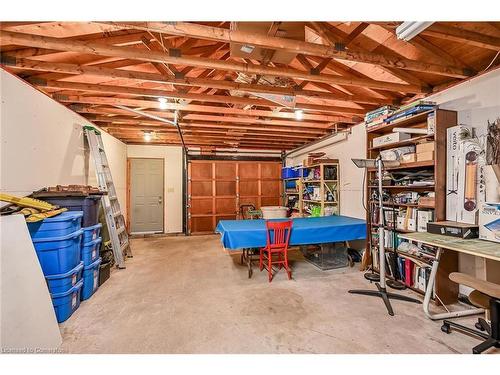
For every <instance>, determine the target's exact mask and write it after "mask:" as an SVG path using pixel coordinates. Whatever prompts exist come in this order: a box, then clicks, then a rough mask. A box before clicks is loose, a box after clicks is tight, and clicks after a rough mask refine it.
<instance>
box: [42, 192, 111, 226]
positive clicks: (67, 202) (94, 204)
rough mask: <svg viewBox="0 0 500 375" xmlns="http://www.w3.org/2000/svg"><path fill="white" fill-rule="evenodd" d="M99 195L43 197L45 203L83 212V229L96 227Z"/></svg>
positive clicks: (99, 201)
mask: <svg viewBox="0 0 500 375" xmlns="http://www.w3.org/2000/svg"><path fill="white" fill-rule="evenodd" d="M101 197H102V196H101V195H89V196H71V195H69V196H66V197H61V196H58V197H43V196H41V197H40V198H39V199H43V200H44V201H46V202H49V203H51V204H55V205H57V206H60V207H66V208H67V209H68V210H69V211H83V224H82V226H84V227H89V226H91V225H96V224H97V222H98V221H99V206H100V203H101Z"/></svg>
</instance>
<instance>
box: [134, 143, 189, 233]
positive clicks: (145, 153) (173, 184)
mask: <svg viewBox="0 0 500 375" xmlns="http://www.w3.org/2000/svg"><path fill="white" fill-rule="evenodd" d="M127 157H128V158H155V159H163V160H164V166H165V172H164V176H165V177H164V178H165V184H164V186H165V214H164V228H165V233H181V232H182V147H176V146H155V145H151V146H141V145H128V146H127Z"/></svg>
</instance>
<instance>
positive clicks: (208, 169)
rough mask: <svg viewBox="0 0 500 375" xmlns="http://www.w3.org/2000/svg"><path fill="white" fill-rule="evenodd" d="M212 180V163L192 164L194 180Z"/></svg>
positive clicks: (192, 177)
mask: <svg viewBox="0 0 500 375" xmlns="http://www.w3.org/2000/svg"><path fill="white" fill-rule="evenodd" d="M211 178H212V163H206V162H201V163H199V162H197V163H191V179H192V180H208V179H211Z"/></svg>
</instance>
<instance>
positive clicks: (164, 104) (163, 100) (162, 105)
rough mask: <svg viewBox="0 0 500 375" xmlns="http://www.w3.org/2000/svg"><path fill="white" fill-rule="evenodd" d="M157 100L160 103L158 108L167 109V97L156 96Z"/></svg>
mask: <svg viewBox="0 0 500 375" xmlns="http://www.w3.org/2000/svg"><path fill="white" fill-rule="evenodd" d="M158 102H159V103H160V109H167V103H168V100H167V98H158Z"/></svg>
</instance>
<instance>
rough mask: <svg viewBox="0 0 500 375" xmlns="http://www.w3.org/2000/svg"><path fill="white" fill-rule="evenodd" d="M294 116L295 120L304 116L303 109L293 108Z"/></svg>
mask: <svg viewBox="0 0 500 375" xmlns="http://www.w3.org/2000/svg"><path fill="white" fill-rule="evenodd" d="M295 118H296V119H297V120H302V119H303V118H304V111H303V110H301V109H297V110H295Z"/></svg>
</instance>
